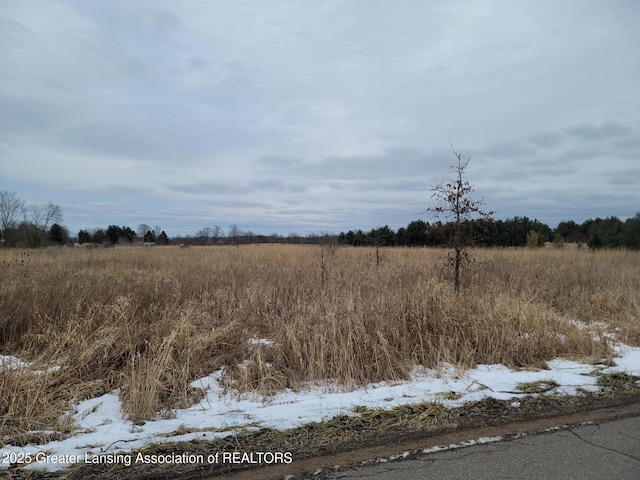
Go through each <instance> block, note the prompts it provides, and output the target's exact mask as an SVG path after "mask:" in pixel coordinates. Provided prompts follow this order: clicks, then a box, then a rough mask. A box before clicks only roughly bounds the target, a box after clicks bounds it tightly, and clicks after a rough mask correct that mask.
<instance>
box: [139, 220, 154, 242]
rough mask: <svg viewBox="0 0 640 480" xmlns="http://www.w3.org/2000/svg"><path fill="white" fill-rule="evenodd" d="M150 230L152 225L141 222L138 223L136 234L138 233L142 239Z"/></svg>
mask: <svg viewBox="0 0 640 480" xmlns="http://www.w3.org/2000/svg"><path fill="white" fill-rule="evenodd" d="M149 230H151V227H150V226H149V225H148V224H146V223H141V224H140V225H138V228H136V234H137V235H138V238H139V239H140V241H142V239H143V238H144V236H145V235H146V234H147V232H148V231H149Z"/></svg>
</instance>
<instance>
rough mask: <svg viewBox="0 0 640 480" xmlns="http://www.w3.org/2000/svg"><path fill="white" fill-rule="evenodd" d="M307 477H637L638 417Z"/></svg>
mask: <svg viewBox="0 0 640 480" xmlns="http://www.w3.org/2000/svg"><path fill="white" fill-rule="evenodd" d="M308 478H315V479H316V480H317V479H318V478H322V479H327V480H328V479H358V478H366V479H368V480H396V479H397V480H413V479H416V480H417V479H420V480H424V479H438V480H453V479H470V478H473V479H474V480H482V479H486V480H497V479H520V478H522V479H532V478H535V479H553V480H562V479H572V480H573V479H583V480H591V479H593V480H601V479H609V480H626V479H628V480H637V479H639V478H640V417H632V418H625V419H621V420H614V421H609V422H606V423H602V424H587V425H581V426H577V427H571V428H560V429H558V430H553V431H550V432H543V433H538V434H533V435H524V436H520V437H518V436H516V437H515V438H511V439H509V440H504V441H498V442H492V443H485V444H476V445H473V446H469V447H464V448H458V449H452V450H444V451H439V452H435V453H429V454H419V455H415V456H412V458H411V459H409V460H400V461H395V462H387V463H378V464H375V465H370V466H365V467H360V468H355V469H351V470H346V471H337V472H333V473H330V474H328V475H321V476H318V475H316V476H314V477H308Z"/></svg>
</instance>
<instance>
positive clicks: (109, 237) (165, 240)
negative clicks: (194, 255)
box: [78, 223, 171, 246]
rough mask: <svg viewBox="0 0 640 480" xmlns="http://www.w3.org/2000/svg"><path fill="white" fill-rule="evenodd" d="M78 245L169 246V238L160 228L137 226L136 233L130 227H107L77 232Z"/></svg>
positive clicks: (144, 225)
mask: <svg viewBox="0 0 640 480" xmlns="http://www.w3.org/2000/svg"><path fill="white" fill-rule="evenodd" d="M78 243H79V244H80V245H83V244H86V243H90V244H96V245H107V246H113V245H135V244H140V243H142V244H148V245H169V244H170V243H171V242H170V241H169V237H168V236H167V234H166V233H165V231H164V230H162V229H161V228H160V227H156V228H155V229H151V227H149V226H148V225H146V224H144V223H143V224H141V225H139V226H138V232H136V231H134V230H133V229H131V227H126V226H122V227H121V226H118V225H109V226H108V227H107V228H106V229H102V228H96V229H93V230H80V231H79V232H78Z"/></svg>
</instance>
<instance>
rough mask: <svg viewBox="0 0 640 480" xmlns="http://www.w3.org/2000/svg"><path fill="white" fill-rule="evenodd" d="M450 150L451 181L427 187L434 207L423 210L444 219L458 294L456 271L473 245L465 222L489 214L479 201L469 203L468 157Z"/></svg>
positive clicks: (458, 279)
mask: <svg viewBox="0 0 640 480" xmlns="http://www.w3.org/2000/svg"><path fill="white" fill-rule="evenodd" d="M452 150H453V154H454V156H455V157H456V160H457V161H456V163H455V164H454V165H451V167H450V169H451V170H452V171H453V179H452V180H450V181H448V182H447V181H446V180H444V179H443V180H442V181H441V182H440V183H439V184H437V185H435V186H433V187H432V188H431V191H432V195H431V198H432V199H434V200H435V204H436V205H435V206H433V207H429V208H428V209H427V211H428V212H431V213H432V214H433V215H434V216H435V217H438V218H441V217H444V219H445V220H446V221H447V223H446V224H445V227H446V228H447V230H449V231H448V232H447V233H448V234H449V235H448V238H449V242H448V243H449V246H450V247H451V248H452V249H453V252H452V253H451V254H450V256H449V260H450V263H451V264H452V265H453V267H454V288H455V291H456V293H458V292H459V291H460V268H461V266H462V263H463V261H466V260H469V256H468V253H467V248H468V247H469V246H470V245H471V244H472V243H473V238H471V237H470V226H469V223H468V221H469V220H471V219H472V218H473V217H474V216H479V217H481V218H484V219H487V220H490V219H491V216H492V215H493V212H484V211H482V210H481V207H482V205H484V203H483V202H482V200H479V201H478V200H473V199H471V198H470V196H469V195H470V194H471V193H473V187H472V186H471V184H470V183H469V182H468V181H466V180H465V178H464V176H465V170H466V168H467V166H468V165H469V161H470V160H471V157H470V156H469V155H468V154H464V155H463V154H462V153H459V152H456V151H455V150H454V149H453V147H452Z"/></svg>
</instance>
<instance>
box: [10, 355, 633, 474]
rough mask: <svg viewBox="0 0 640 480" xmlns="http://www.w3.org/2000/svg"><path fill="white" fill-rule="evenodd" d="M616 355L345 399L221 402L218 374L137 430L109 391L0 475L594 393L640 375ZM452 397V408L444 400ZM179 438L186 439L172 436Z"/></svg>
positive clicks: (472, 373) (419, 379)
mask: <svg viewBox="0 0 640 480" xmlns="http://www.w3.org/2000/svg"><path fill="white" fill-rule="evenodd" d="M618 355H619V357H616V359H615V363H616V366H614V367H606V368H605V367H602V366H594V365H589V364H582V363H577V362H573V361H568V360H562V359H557V360H553V361H551V362H549V363H548V365H549V370H535V371H534V370H526V371H524V370H520V371H514V370H510V369H508V368H506V367H504V366H502V365H478V367H477V368H474V369H472V370H466V371H459V370H456V369H454V368H452V367H445V368H443V369H441V370H440V371H433V370H426V369H419V368H416V369H414V371H413V372H412V378H411V380H410V381H407V382H394V383H378V384H371V385H369V386H367V387H366V388H363V389H359V390H355V391H351V392H344V391H340V389H339V388H338V387H336V386H335V385H333V386H331V385H330V386H324V387H317V386H316V387H309V389H307V390H305V391H301V392H292V391H287V392H283V393H280V394H278V395H276V396H275V397H272V398H270V399H266V400H263V399H259V398H250V397H245V398H240V399H239V398H238V397H237V396H236V395H229V394H224V393H223V392H222V389H221V387H220V385H219V384H218V379H219V378H220V375H221V372H220V371H218V372H215V373H213V374H211V375H209V376H207V377H204V378H201V379H199V380H196V381H194V382H193V383H192V385H193V386H194V387H200V388H202V389H204V390H205V391H206V392H207V394H206V396H205V398H203V400H202V401H201V402H200V403H198V404H196V405H193V406H192V407H190V408H187V409H184V410H176V411H174V412H173V414H174V417H173V418H169V419H158V420H155V421H148V422H146V423H145V424H143V425H134V424H132V423H131V422H129V421H127V420H125V419H124V418H123V415H122V412H121V409H120V400H119V397H118V392H116V391H114V392H112V393H109V394H106V395H103V396H101V397H99V398H93V399H90V400H86V401H83V402H80V403H79V404H78V405H77V406H76V408H75V411H74V412H73V418H74V420H75V421H76V422H77V424H78V425H79V427H80V429H79V430H78V432H77V433H76V434H75V435H74V436H72V437H70V438H68V439H66V440H61V441H53V442H50V443H47V444H45V445H28V446H25V447H17V446H12V445H8V446H5V447H3V448H0V460H1V464H0V467H8V466H9V464H10V463H13V462H15V461H16V460H17V459H18V460H19V458H20V457H22V458H29V459H31V460H32V463H31V464H30V465H28V466H27V467H25V468H30V469H38V470H48V471H54V470H59V469H62V468H65V467H67V466H69V465H70V464H72V463H75V462H77V461H90V459H92V458H94V459H95V458H97V457H96V456H97V455H115V454H117V453H126V452H130V451H131V450H134V449H139V448H141V447H144V446H145V445H148V444H151V443H163V442H177V441H189V440H194V439H200V440H210V439H214V438H217V437H223V436H228V435H230V434H234V433H235V432H237V431H238V430H239V429H244V428H250V429H251V428H256V429H257V428H265V427H266V428H274V429H288V428H292V427H297V426H300V425H303V424H306V423H310V422H318V421H322V420H326V419H329V418H332V417H334V416H337V415H344V414H347V415H356V414H355V413H354V408H355V407H357V406H361V407H362V406H364V407H368V408H391V407H395V406H398V405H403V404H411V403H421V402H441V403H442V404H443V405H445V406H447V407H457V406H460V405H462V404H463V403H465V402H474V401H478V400H482V399H483V398H486V397H493V398H496V399H510V398H514V397H518V396H524V394H518V393H514V392H517V386H518V384H520V383H524V382H535V381H540V380H549V381H554V382H556V383H557V384H558V385H559V387H558V388H556V389H554V392H557V393H562V394H567V395H574V394H577V393H578V389H579V388H580V389H585V390H592V391H595V390H597V387H596V381H597V378H596V377H595V376H593V375H588V374H589V373H591V372H593V371H594V370H596V369H598V368H600V369H601V371H602V372H604V373H607V372H613V371H621V372H625V373H629V374H634V375H640V348H632V347H628V346H620V347H618ZM22 365H24V363H23V362H21V361H20V359H17V358H15V357H1V356H0V368H16V367H18V366H22ZM451 392H455V393H456V394H458V395H451ZM457 396H459V398H458V399H457V400H450V398H455V397H457ZM518 406H519V402H517V401H514V402H513V403H512V407H513V408H517V407H518ZM187 431H191V433H182V434H177V433H178V432H187ZM94 461H95V460H94Z"/></svg>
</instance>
